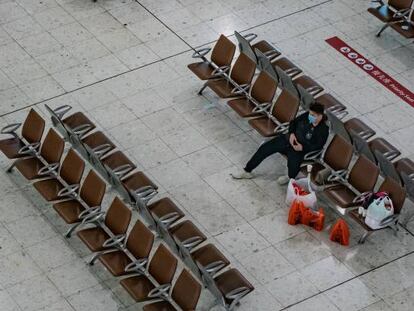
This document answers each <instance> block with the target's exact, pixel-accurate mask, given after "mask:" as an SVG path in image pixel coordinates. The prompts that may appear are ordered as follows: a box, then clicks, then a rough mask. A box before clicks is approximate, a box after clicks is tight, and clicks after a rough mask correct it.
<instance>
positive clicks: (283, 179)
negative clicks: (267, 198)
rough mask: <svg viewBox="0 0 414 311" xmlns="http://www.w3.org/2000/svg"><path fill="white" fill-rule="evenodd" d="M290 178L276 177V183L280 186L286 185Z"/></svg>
mask: <svg viewBox="0 0 414 311" xmlns="http://www.w3.org/2000/svg"><path fill="white" fill-rule="evenodd" d="M289 180H290V178H289V176H280V177H279V178H278V179H277V183H278V184H279V185H281V186H283V185H286V184H287V183H288V182H289Z"/></svg>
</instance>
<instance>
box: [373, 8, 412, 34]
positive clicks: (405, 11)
mask: <svg viewBox="0 0 414 311" xmlns="http://www.w3.org/2000/svg"><path fill="white" fill-rule="evenodd" d="M371 3H372V4H373V5H375V6H373V7H370V8H369V9H368V12H369V13H371V14H372V15H374V16H375V17H376V18H378V19H379V20H380V21H381V22H383V23H384V26H382V27H381V29H380V30H379V31H378V32H377V37H379V36H381V33H382V32H383V31H384V30H385V29H387V28H388V27H391V28H392V29H394V30H395V31H397V32H398V33H399V34H401V35H402V36H403V37H405V38H407V39H412V38H414V1H413V0H388V1H387V3H385V2H384V1H382V0H373V1H371Z"/></svg>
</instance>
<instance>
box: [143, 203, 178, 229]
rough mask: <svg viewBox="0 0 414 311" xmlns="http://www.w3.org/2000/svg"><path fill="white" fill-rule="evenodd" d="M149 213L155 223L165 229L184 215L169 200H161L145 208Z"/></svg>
mask: <svg viewBox="0 0 414 311" xmlns="http://www.w3.org/2000/svg"><path fill="white" fill-rule="evenodd" d="M147 209H148V210H149V211H150V213H151V214H152V215H153V216H155V219H156V221H157V222H160V223H162V224H163V226H165V227H166V228H168V227H170V226H171V225H172V224H173V223H175V222H176V221H178V220H180V219H181V218H183V217H184V213H183V212H182V211H181V210H180V209H179V208H178V206H177V205H175V203H174V202H173V201H171V199H170V198H162V199H160V200H158V201H156V202H154V203H151V204H149V205H148V206H147Z"/></svg>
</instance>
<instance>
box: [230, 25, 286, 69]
mask: <svg viewBox="0 0 414 311" xmlns="http://www.w3.org/2000/svg"><path fill="white" fill-rule="evenodd" d="M234 36H235V37H236V40H237V41H238V46H239V50H240V53H244V54H246V55H247V56H249V57H250V58H251V59H253V60H254V61H255V62H256V63H257V64H258V65H259V56H258V54H257V52H256V51H258V52H259V53H260V54H262V55H264V56H265V57H266V58H267V59H268V60H269V61H271V60H273V59H275V58H276V57H278V56H280V54H281V53H280V51H279V50H278V49H277V48H276V47H275V46H273V45H272V44H271V43H269V42H268V41H266V40H261V41H259V42H256V43H253V44H252V43H251V42H252V41H253V40H254V39H256V38H257V35H256V34H254V33H249V34H245V35H241V34H240V33H238V32H237V31H235V32H234ZM259 66H260V65H259Z"/></svg>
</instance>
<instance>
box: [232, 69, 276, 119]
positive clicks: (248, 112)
mask: <svg viewBox="0 0 414 311" xmlns="http://www.w3.org/2000/svg"><path fill="white" fill-rule="evenodd" d="M277 85H278V83H277V82H276V81H275V80H274V79H273V78H272V77H271V76H270V75H268V74H267V73H266V72H265V71H262V72H260V73H259V75H258V77H257V79H256V81H255V82H254V84H253V86H252V88H251V91H250V97H252V98H253V100H254V101H255V103H254V102H252V100H251V99H250V98H249V97H248V96H244V97H243V98H237V99H233V100H230V101H228V102H227V104H228V105H229V106H230V107H231V108H232V109H233V110H234V111H235V112H236V113H237V114H238V115H239V116H241V117H243V118H251V117H256V116H260V115H261V114H262V111H260V110H258V106H257V105H263V104H267V106H268V109H269V108H270V105H271V102H272V100H273V97H274V96H275V93H276V89H277ZM265 109H266V108H265V107H263V110H265Z"/></svg>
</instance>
